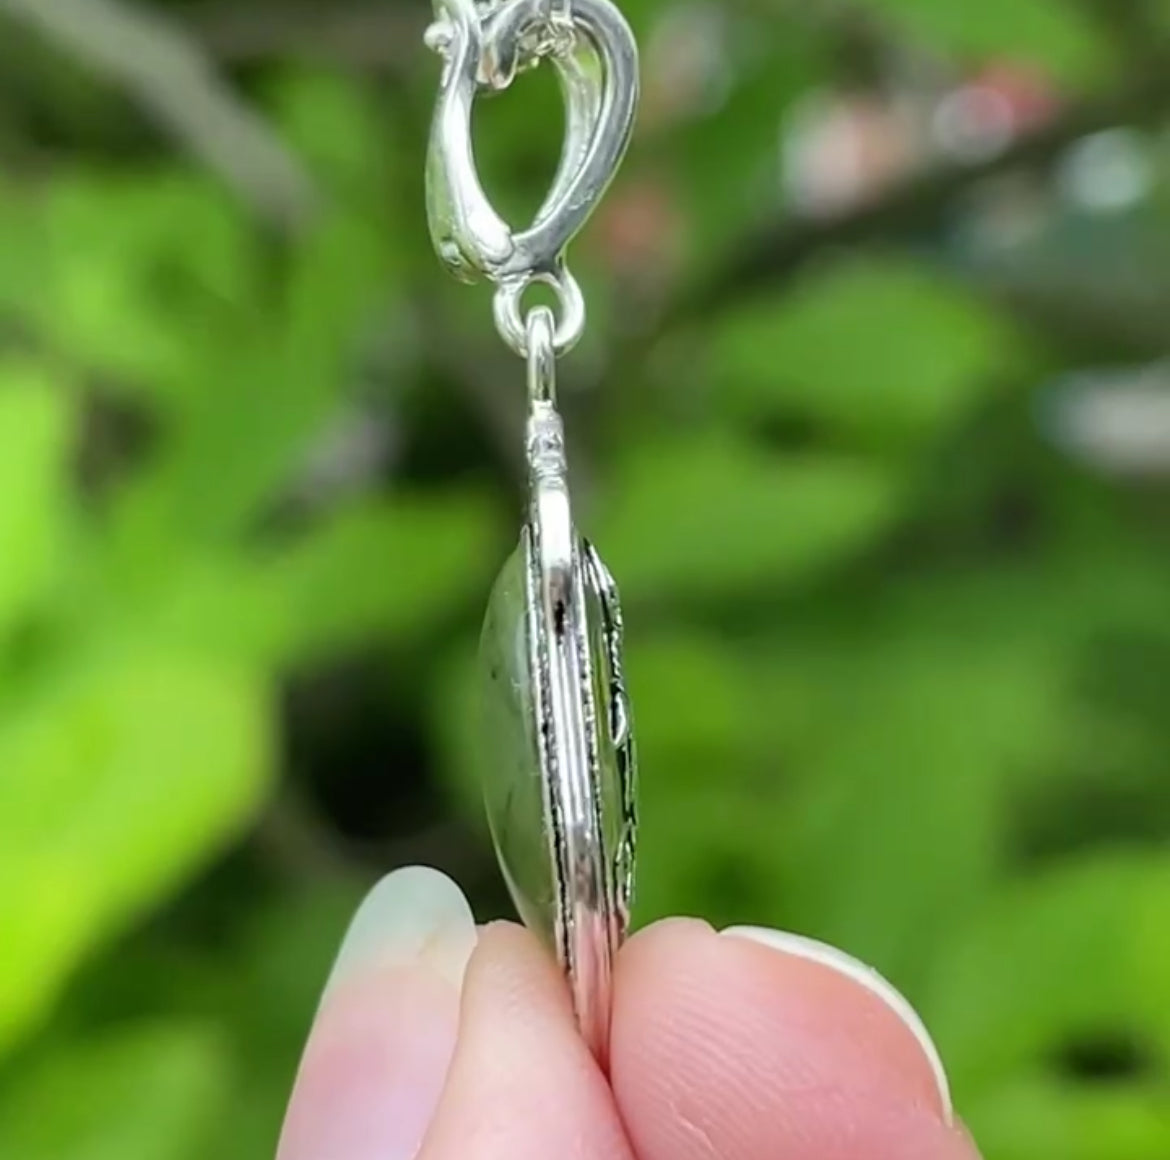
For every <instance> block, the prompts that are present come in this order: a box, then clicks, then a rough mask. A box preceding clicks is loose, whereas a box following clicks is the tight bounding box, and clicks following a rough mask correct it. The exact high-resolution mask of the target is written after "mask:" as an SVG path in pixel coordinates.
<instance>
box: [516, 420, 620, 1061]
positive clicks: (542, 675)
mask: <svg viewBox="0 0 1170 1160" xmlns="http://www.w3.org/2000/svg"><path fill="white" fill-rule="evenodd" d="M528 458H529V465H530V469H531V470H530V477H531V479H530V482H531V496H530V501H529V521H528V531H527V535H526V542H527V543H528V544H529V545H530V551H529V566H528V569H527V575H528V584H529V588H528V592H527V596H528V608H529V621H528V624H529V633H530V641H529V653H530V658H531V661H530V663H531V664H532V666H533V672H534V675H536V677H537V695H536V698H535V699H534V704H535V706H536V711H537V714H538V722H537V723H538V729H537V733H538V736H539V738H540V754H541V775H542V780H543V783H544V787H545V798H544V801H545V818H546V823H547V825H548V828H549V831H550V844H549V847H550V857H551V858H552V859H553V866H554V869H555V872H556V875H555V876H556V880H557V924H556V944H557V951H558V955H559V957H560V959H561V962H562V964H563V966H564V967H565V970H566V974H567V976H568V979H569V984H570V987H571V989H572V993H573V1004H574V1008H575V1010H576V1014H577V1020H578V1023H579V1025H580V1028H581V1033H582V1036H583V1037H584V1038H585V1040H586V1042H587V1043H588V1044H589V1046H590V1048H591V1049H592V1050H593V1052H594V1053H595V1054H596V1055H597V1056H598V1058H602V1059H604V1058H605V1055H606V1052H607V1051H608V1040H609V1017H610V1003H611V979H612V965H613V953H614V948H615V939H614V931H615V926H616V925H617V920H618V915H617V914H616V913H615V910H614V903H615V900H616V895H615V893H614V890H613V888H612V871H611V869H610V867H609V864H608V863H609V851H608V850H607V848H606V842H605V832H604V828H603V819H602V817H601V808H602V802H601V786H600V756H599V744H600V742H599V737H598V729H599V727H600V722H599V721H598V716H597V706H596V700H595V696H594V686H593V674H592V670H591V664H590V660H589V639H588V623H587V608H586V605H585V584H586V575H585V567H584V565H583V559H582V556H583V550H582V548H581V546H580V542H579V540H578V537H577V534H576V531H575V529H574V527H573V520H572V513H571V508H570V502H569V493H568V487H567V482H566V475H565V459H564V445H563V435H562V430H561V422H560V417H559V415H558V414H557V412H556V410H555V408H553V406H552V404H551V403H548V402H540V401H537V402H534V403H533V405H532V410H531V413H530V416H529V429H528ZM592 575H593V573H592V570H591V571H590V579H591V578H592Z"/></svg>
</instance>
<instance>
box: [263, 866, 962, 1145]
mask: <svg viewBox="0 0 1170 1160" xmlns="http://www.w3.org/2000/svg"><path fill="white" fill-rule="evenodd" d="M609 1071H610V1074H609V1078H608V1082H607V1079H606V1077H605V1076H604V1075H603V1073H602V1071H601V1069H600V1068H599V1067H598V1066H597V1064H596V1063H595V1062H594V1060H593V1058H592V1056H591V1055H590V1054H589V1052H588V1050H587V1049H586V1047H585V1045H584V1044H583V1042H582V1041H581V1039H580V1038H579V1037H578V1035H577V1032H576V1027H575V1024H574V1019H573V1013H572V1010H571V1007H570V1002H569V996H568V992H567V989H566V988H565V986H564V983H563V980H562V979H561V978H560V976H559V974H558V971H557V969H556V967H555V965H554V964H553V963H552V962H551V961H550V959H549V957H548V955H547V953H546V952H545V951H544V950H543V949H542V948H541V947H540V946H539V945H538V944H537V942H536V941H535V940H534V939H533V938H532V936H531V935H530V934H528V933H527V932H526V931H524V930H523V929H521V928H519V927H517V926H514V925H511V924H508V923H498V924H493V925H492V926H489V927H486V928H483V929H481V930H479V931H478V932H477V931H476V928H475V925H474V921H473V919H472V917H471V912H470V909H469V908H468V906H467V903H466V901H465V900H464V898H463V896H462V894H461V893H460V891H459V890H458V888H457V887H456V886H455V885H454V884H453V883H451V882H450V881H449V880H448V879H446V878H444V877H443V876H442V875H440V874H438V873H437V872H435V871H429V870H424V869H421V868H417V867H414V868H410V869H407V870H403V871H398V872H397V873H395V874H391V875H390V876H389V877H388V878H386V879H385V880H383V882H382V883H380V884H379V886H378V887H376V888H375V890H374V892H373V893H372V894H371V895H370V897H369V898H368V899H367V900H366V902H365V903H364V904H363V906H362V907H361V909H360V910H359V912H358V915H357V917H356V918H355V920H354V922H353V924H352V926H351V927H350V931H349V933H348V934H347V936H346V939H345V942H344V944H343V947H342V950H341V953H340V955H339V957H338V961H337V965H336V967H335V968H334V972H333V975H332V977H331V979H330V981H329V984H328V986H327V987H326V993H325V996H324V998H323V1000H322V1003H321V1007H320V1010H319V1012H318V1014H317V1019H316V1022H315V1023H314V1026H313V1030H312V1032H311V1035H310V1037H309V1043H308V1046H307V1047H306V1050H305V1055H304V1059H303V1060H302V1062H301V1069H300V1074H299V1076H298V1079H297V1083H296V1088H295V1090H294V1092H293V1097H292V1101H291V1103H290V1105H289V1110H288V1115H287V1118H286V1121H285V1126H284V1132H283V1134H282V1137H281V1142H280V1146H279V1149H278V1154H277V1160H416V1158H417V1160H977V1155H976V1151H975V1148H974V1146H973V1144H972V1143H971V1142H970V1140H969V1139H968V1137H967V1136H966V1134H965V1133H964V1132H963V1131H962V1130H961V1129H960V1128H958V1127H957V1126H954V1125H953V1124H952V1123H951V1112H950V1101H949V1096H948V1094H947V1090H946V1079H945V1076H944V1074H943V1071H942V1066H941V1064H940V1063H939V1060H938V1056H937V1053H936V1052H935V1050H934V1047H933V1045H932V1044H931V1041H930V1038H929V1036H928V1035H927V1033H926V1030H925V1028H923V1026H922V1024H921V1022H920V1021H919V1020H918V1017H917V1016H916V1015H915V1014H914V1012H913V1011H912V1010H911V1009H910V1007H909V1005H908V1004H907V1003H906V1002H905V1000H903V999H902V998H901V997H900V996H899V995H898V994H897V993H896V992H895V991H894V990H893V989H892V988H891V987H890V986H889V984H887V983H885V982H884V981H883V980H881V979H880V978H878V977H877V976H876V975H874V974H873V973H872V972H870V971H868V970H867V969H866V968H865V967H863V966H861V964H859V963H857V962H856V961H855V960H852V959H849V958H848V957H847V956H845V955H844V954H842V953H841V952H839V951H835V950H832V949H830V948H827V947H824V946H822V945H821V944H817V943H811V942H808V941H807V940H802V939H799V938H797V937H796V936H793V935H781V934H778V933H776V932H767V931H755V930H748V929H747V928H737V930H736V931H725V932H724V933H722V934H716V933H715V931H713V930H712V929H711V928H710V927H709V926H708V925H707V924H705V923H702V922H698V921H695V920H689V919H675V920H671V921H667V922H662V923H658V924H655V925H654V926H652V927H649V928H647V929H646V930H644V931H642V932H640V933H639V934H637V935H635V936H634V937H633V938H632V939H631V940H630V942H629V943H628V944H627V945H626V946H625V947H624V948H623V949H622V951H621V954H620V955H619V958H618V962H617V966H616V972H615V979H614V1011H613V1029H612V1042H611V1052H610V1068H609Z"/></svg>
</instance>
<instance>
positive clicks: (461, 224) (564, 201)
mask: <svg viewBox="0 0 1170 1160" xmlns="http://www.w3.org/2000/svg"><path fill="white" fill-rule="evenodd" d="M434 4H435V23H434V24H433V25H432V26H431V28H430V29H429V30H428V33H427V43H428V44H429V45H430V46H431V47H432V48H434V49H436V51H438V52H440V53H441V54H442V55H443V56H444V57H445V67H444V70H443V77H442V82H441V86H440V92H439V100H438V105H437V107H436V109H435V116H434V121H433V122H432V126H431V141H430V149H429V152H428V156H427V216H428V218H429V221H430V230H431V237H432V239H433V241H434V243H435V249H436V250H437V252H438V254H439V257H440V258H441V259H442V260H443V262H444V263H445V264H446V266H447V267H448V269H450V270H451V272H452V273H454V274H455V275H456V276H457V277H459V278H462V279H463V280H464V281H468V282H472V281H476V280H477V279H478V278H481V277H482V278H488V279H489V280H491V281H492V282H494V283H495V284H496V299H495V318H496V325H497V327H498V328H499V331H500V334H501V335H502V337H503V338H504V341H505V342H507V343H508V345H509V346H510V347H512V349H513V350H515V351H516V352H517V353H519V354H521V355H522V356H525V357H526V356H527V330H526V326H525V322H524V319H523V318H522V316H521V309H520V305H521V304H520V299H521V297H522V295H523V294H524V292H525V291H526V290H527V289H528V287H529V286H531V285H532V284H533V283H534V282H541V283H544V284H546V285H549V286H551V287H552V288H553V289H554V291H555V292H556V294H557V297H558V299H559V301H560V317H559V319H558V322H557V327H556V336H555V345H556V351H557V353H558V354H562V353H564V351H566V350H568V349H569V348H570V347H571V346H572V345H573V344H574V343H575V342H576V341H577V340H578V339H579V338H580V337H581V332H582V330H583V329H584V326H585V304H584V299H583V298H582V296H581V292H580V289H579V287H578V286H577V282H576V280H575V279H574V278H573V276H572V274H570V273H569V271H568V269H567V268H566V266H565V249H566V247H567V246H568V244H569V242H570V241H571V240H572V239H573V237H574V236H575V235H576V234H577V232H578V231H579V230H580V229H581V227H582V226H583V225H584V224H585V221H586V219H587V218H588V217H589V215H590V213H591V212H592V211H593V208H594V206H595V205H596V204H597V202H598V200H599V199H600V197H601V195H602V194H603V193H604V192H605V189H606V188H607V186H608V185H609V183H610V181H611V180H612V178H613V175H614V173H615V171H616V170H617V167H618V165H619V163H620V162H621V159H622V155H623V154H624V153H625V150H626V146H627V144H628V143H629V139H630V133H631V131H632V129H633V124H634V111H635V107H636V105H637V99H638V57H637V48H636V46H635V43H634V37H633V33H632V32H631V31H630V28H629V25H628V24H627V23H626V21H625V18H624V17H623V16H622V14H621V13H620V12H619V11H618V9H617V8H616V7H615V6H614V4H613V3H612V2H611V0H492V2H490V3H484V2H483V0H434ZM570 5H571V6H570ZM546 57H547V58H548V59H549V60H551V61H552V63H553V65H554V66H555V68H556V70H557V74H558V76H559V79H560V82H561V90H562V92H563V94H564V99H565V111H566V117H565V142H564V146H563V148H562V150H561V160H560V165H559V166H558V168H557V173H556V176H555V177H554V179H553V183H552V187H551V188H550V190H549V192H548V196H547V197H546V198H545V200H544V203H543V204H542V205H541V207H540V209H539V210H538V211H537V214H536V217H535V219H534V220H533V222H532V224H531V225H530V226H529V227H528V228H527V229H526V230H520V231H516V230H513V229H512V227H511V226H509V225H508V223H507V222H505V221H504V220H503V219H502V218H501V217H500V216H499V214H497V213H496V211H495V210H494V209H493V207H492V205H491V202H490V201H489V200H488V198H487V194H486V193H485V192H484V189H483V186H482V185H481V184H480V180H479V175H478V173H477V172H476V167H475V154H474V149H473V147H472V142H471V117H472V106H473V105H474V102H475V98H476V96H477V95H479V94H480V93H481V92H492V91H499V90H500V89H504V88H507V86H508V85H510V84H511V83H512V80H513V79H514V77H515V76H516V74H517V72H519V71H521V70H523V69H525V68H528V67H531V66H532V65H535V64H536V63H538V62H539V61H540V60H541V59H543V58H546Z"/></svg>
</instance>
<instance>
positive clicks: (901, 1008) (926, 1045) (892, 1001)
mask: <svg viewBox="0 0 1170 1160" xmlns="http://www.w3.org/2000/svg"><path fill="white" fill-rule="evenodd" d="M722 933H723V934H725V935H729V936H731V937H732V938H742V939H748V940H750V941H751V942H755V943H759V944H761V945H762V946H766V947H769V948H770V949H772V950H776V951H780V952H782V953H783V954H786V955H794V956H796V957H797V958H802V959H807V960H808V961H809V962H813V963H817V964H818V965H820V966H822V967H827V968H828V969H829V970H832V971H836V972H838V973H839V974H841V975H844V976H845V977H846V978H848V979H850V980H851V981H852V982H854V983H857V984H859V985H860V986H862V987H864V988H865V989H866V990H867V991H869V992H870V994H872V995H873V996H875V997H876V998H878V999H880V1000H881V1001H882V1002H883V1003H884V1004H885V1005H886V1006H887V1007H888V1008H889V1009H890V1010H891V1011H892V1012H893V1013H894V1014H895V1015H897V1016H898V1018H899V1019H900V1020H901V1021H902V1023H903V1024H904V1025H905V1026H906V1029H907V1030H908V1031H909V1032H910V1034H911V1035H913V1036H914V1038H915V1039H916V1040H917V1042H918V1046H919V1047H920V1048H921V1049H922V1054H923V1055H924V1056H925V1057H926V1060H927V1063H928V1064H929V1065H930V1070H931V1071H932V1072H933V1074H934V1081H935V1085H936V1087H937V1089H938V1094H939V1099H940V1100H941V1101H942V1107H943V1113H944V1115H945V1117H946V1120H947V1122H948V1123H950V1122H951V1120H952V1119H953V1116H954V1106H953V1104H952V1102H951V1088H950V1082H949V1081H948V1079H947V1073H946V1068H945V1067H944V1066H943V1061H942V1056H940V1055H939V1052H938V1048H937V1047H936V1046H935V1043H934V1040H933V1039H932V1038H931V1036H930V1032H929V1031H927V1029H926V1024H925V1023H923V1022H922V1019H921V1017H920V1016H919V1014H918V1012H917V1011H915V1010H914V1008H913V1007H912V1006H911V1005H910V1002H909V1000H907V999H906V997H905V996H904V995H903V994H902V993H901V992H900V991H899V990H898V989H897V988H896V987H895V986H894V985H893V984H892V983H890V982H889V981H888V980H887V979H885V978H883V977H882V976H881V975H879V974H878V972H877V971H875V970H874V969H873V968H872V967H869V966H866V964H865V963H863V962H861V961H860V960H859V959H855V958H854V957H853V956H852V955H848V954H846V953H845V952H844V951H842V950H838V949H837V948H836V947H833V946H829V944H828V943H823V942H818V941H817V940H816V939H811V938H805V937H804V936H803V935H799V934H789V933H788V932H786V931H780V930H771V929H769V928H767V927H759V926H733V927H729V928H728V929H727V930H725V931H723V932H722Z"/></svg>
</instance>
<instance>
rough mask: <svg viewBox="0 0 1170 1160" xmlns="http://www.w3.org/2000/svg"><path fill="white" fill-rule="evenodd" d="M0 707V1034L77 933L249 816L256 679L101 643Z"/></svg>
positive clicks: (41, 1004) (264, 758) (265, 726)
mask: <svg viewBox="0 0 1170 1160" xmlns="http://www.w3.org/2000/svg"><path fill="white" fill-rule="evenodd" d="M91 660H92V662H93V663H91V664H89V665H88V666H86V665H79V666H78V668H77V669H76V670H75V671H73V672H72V673H66V672H62V673H60V674H58V676H57V679H56V681H55V682H54V683H53V684H52V685H51V686H49V687H48V688H46V689H45V690H43V691H41V692H40V695H35V694H33V695H30V696H29V697H28V698H26V700H25V702H24V703H22V704H21V705H19V706H13V707H12V708H11V710H10V713H9V715H8V716H7V717H6V718H4V719H3V720H0V943H2V944H3V945H4V947H5V954H4V957H3V961H2V962H0V1050H3V1048H4V1047H5V1046H7V1045H8V1044H9V1043H10V1042H11V1041H12V1040H13V1039H15V1038H16V1037H17V1036H18V1035H19V1034H21V1033H22V1032H23V1031H24V1030H25V1029H26V1028H28V1027H29V1026H30V1025H32V1024H34V1023H35V1022H37V1021H38V1020H39V1019H40V1018H41V1017H42V1016H43V1015H44V1014H45V1013H46V1012H47V1010H48V1009H49V1008H50V1006H51V1004H52V1003H53V1001H54V1000H55V998H56V996H57V994H58V993H59V991H60V989H61V987H62V985H63V983H64V982H65V980H66V979H67V978H68V976H69V975H70V973H71V972H72V970H73V969H74V967H75V966H76V965H77V963H78V962H79V961H80V960H81V959H82V958H83V957H84V955H85V954H86V953H87V952H88V951H89V950H90V948H91V947H93V946H95V945H97V944H98V943H100V942H102V941H104V940H106V939H108V938H109V937H111V935H113V934H114V933H115V932H117V931H118V930H120V929H122V928H123V927H124V926H125V925H126V924H127V923H128V922H130V921H131V920H132V919H134V918H137V917H138V916H139V915H141V914H142V913H143V912H144V911H146V910H147V909H149V908H150V907H152V906H154V905H156V904H157V903H158V902H160V901H161V900H162V899H164V898H166V897H167V896H168V895H169V894H170V893H171V892H172V891H174V890H175V889H177V888H178V886H179V885H180V884H182V883H183V882H184V881H185V880H186V878H187V876H188V875H190V874H191V873H192V872H193V871H194V870H195V869H196V868H197V867H199V866H201V865H202V864H203V863H204V862H205V861H206V860H207V858H208V857H209V856H210V855H212V854H213V853H215V852H216V851H218V850H221V849H222V848H223V847H224V845H225V844H226V843H227V842H228V841H229V840H231V839H232V838H233V837H235V836H236V835H237V834H238V833H239V832H240V830H241V828H242V826H243V825H244V824H246V822H247V821H248V820H249V819H250V818H251V817H252V815H253V814H254V812H255V810H256V807H257V805H258V803H259V801H260V798H261V796H262V793H263V790H264V788H265V786H266V783H267V779H268V775H269V773H270V772H271V764H272V749H273V740H272V737H271V729H272V722H271V720H270V713H269V706H268V698H267V688H266V686H265V683H264V682H263V681H262V680H260V679H258V678H257V676H256V675H255V674H254V673H253V672H251V671H248V670H241V669H239V668H236V667H234V666H231V665H228V664H224V663H222V662H214V661H211V660H209V659H206V658H205V657H202V656H199V655H189V656H183V655H157V654H154V653H151V652H132V651H131V652H125V653H111V654H101V655H98V656H96V657H93V658H91Z"/></svg>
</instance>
